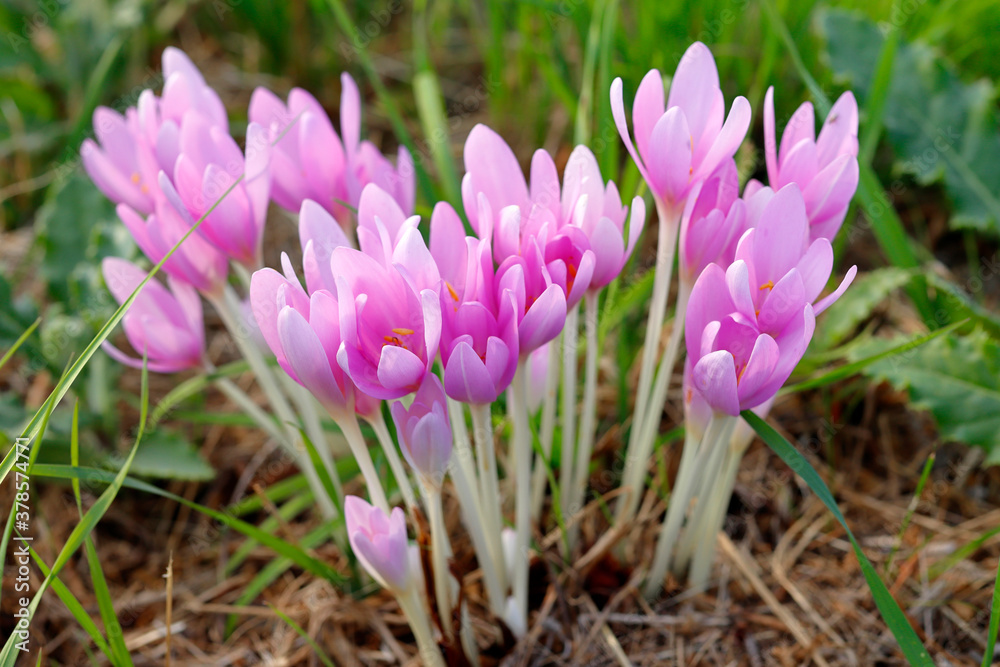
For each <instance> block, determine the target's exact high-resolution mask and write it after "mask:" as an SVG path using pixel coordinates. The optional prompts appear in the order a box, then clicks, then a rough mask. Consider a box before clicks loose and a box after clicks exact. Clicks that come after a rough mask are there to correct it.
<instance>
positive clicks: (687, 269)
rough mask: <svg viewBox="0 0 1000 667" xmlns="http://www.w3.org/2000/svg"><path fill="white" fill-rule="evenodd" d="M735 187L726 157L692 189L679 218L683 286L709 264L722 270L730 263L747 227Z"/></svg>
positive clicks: (733, 165) (733, 171) (733, 168)
mask: <svg viewBox="0 0 1000 667" xmlns="http://www.w3.org/2000/svg"><path fill="white" fill-rule="evenodd" d="M739 188H740V184H739V175H738V174H737V172H736V163H735V162H734V161H733V160H732V158H728V159H726V160H724V161H723V162H722V164H720V165H719V167H718V168H717V169H716V170H715V172H714V173H713V174H712V175H711V176H709V178H708V179H707V180H706V181H705V182H704V183H701V184H698V185H696V186H695V188H694V189H692V191H691V197H690V198H689V199H688V201H687V206H686V208H685V211H684V215H683V216H682V218H681V236H680V246H679V250H680V252H679V262H680V275H681V279H682V280H683V281H684V282H685V284H687V285H689V286H690V285H692V284H694V280H695V278H697V277H698V275H699V274H701V272H702V271H703V270H704V268H705V267H706V266H708V265H709V264H712V263H717V264H719V265H721V266H723V267H726V266H729V264H730V263H731V262H732V261H733V255H734V254H735V252H736V242H737V241H738V240H739V238H740V236H742V235H743V232H744V231H746V224H747V222H746V218H747V215H746V205H745V204H744V202H743V201H742V200H741V199H740V198H739Z"/></svg>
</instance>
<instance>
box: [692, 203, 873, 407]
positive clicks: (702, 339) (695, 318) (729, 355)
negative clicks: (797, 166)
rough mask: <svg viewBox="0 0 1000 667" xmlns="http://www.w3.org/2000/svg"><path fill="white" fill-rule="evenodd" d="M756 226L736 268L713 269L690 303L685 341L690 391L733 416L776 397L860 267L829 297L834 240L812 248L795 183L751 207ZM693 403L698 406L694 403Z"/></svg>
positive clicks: (701, 279)
mask: <svg viewBox="0 0 1000 667" xmlns="http://www.w3.org/2000/svg"><path fill="white" fill-rule="evenodd" d="M747 208H748V210H749V217H750V220H751V221H752V223H753V224H755V225H756V226H755V227H754V228H752V229H750V230H748V231H747V232H746V233H744V234H743V236H742V238H741V239H740V241H739V245H738V246H737V249H736V259H735V261H734V262H733V263H732V264H731V265H730V266H729V268H728V269H725V270H723V269H722V268H721V267H720V266H719V265H717V264H710V265H708V267H706V268H705V270H704V271H703V272H702V274H701V275H700V276H699V277H698V280H697V281H696V282H695V284H694V287H693V289H692V291H691V296H690V300H689V302H688V307H687V314H686V323H685V343H686V345H687V349H688V359H689V364H690V369H689V374H690V386H691V387H693V388H694V389H695V390H697V391H699V392H701V395H702V396H703V397H704V399H705V400H706V401H707V402H708V404H709V405H710V406H711V407H712V408H713V409H714V410H716V411H719V412H724V413H726V414H730V415H734V416H735V415H737V414H739V412H740V410H745V409H747V408H753V407H757V406H759V405H760V404H762V403H764V402H766V401H768V400H769V399H771V398H772V397H773V396H774V394H775V393H776V392H777V391H778V389H779V388H780V387H781V385H782V384H784V382H785V381H786V380H787V379H788V377H789V375H791V373H792V370H793V369H794V368H795V365H796V364H797V363H798V362H799V360H800V359H801V358H802V355H803V354H804V353H805V351H806V348H807V347H808V345H809V341H810V339H811V338H812V334H813V330H814V329H815V322H816V313H819V312H822V311H823V310H824V309H825V308H827V307H828V306H829V305H830V304H831V303H833V302H834V301H836V299H837V298H839V296H840V295H841V294H842V293H843V292H844V290H845V289H847V287H848V285H850V283H851V281H852V280H853V279H854V275H855V273H856V268H855V267H852V268H851V270H850V271H848V273H847V276H846V278H845V279H844V281H843V282H842V283H841V285H840V286H839V287H838V288H837V290H836V291H834V292H833V293H832V294H830V295H829V296H827V297H825V298H823V299H822V300H820V301H818V302H816V304H815V306H814V305H813V302H814V301H815V300H816V298H817V297H818V296H819V294H820V292H822V290H823V288H824V286H825V285H826V283H827V281H828V280H829V277H830V272H831V270H832V268H833V250H832V248H831V247H830V242H829V241H827V240H826V239H817V240H816V241H813V242H812V243H809V222H808V219H807V218H806V214H805V204H804V203H803V201H802V195H801V193H800V192H799V190H798V187H797V186H795V185H794V184H792V185H788V186H786V187H785V188H782V189H781V190H780V191H779V192H777V193H771V192H770V190H769V189H764V190H761V191H760V192H758V193H757V194H756V195H754V196H753V197H752V198H751V201H749V202H748V204H747ZM688 402H690V400H688Z"/></svg>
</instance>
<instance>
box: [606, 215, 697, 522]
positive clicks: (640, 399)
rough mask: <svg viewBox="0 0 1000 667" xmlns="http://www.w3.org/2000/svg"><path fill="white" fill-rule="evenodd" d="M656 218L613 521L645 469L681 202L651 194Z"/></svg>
mask: <svg viewBox="0 0 1000 667" xmlns="http://www.w3.org/2000/svg"><path fill="white" fill-rule="evenodd" d="M654 201H655V202H656V212H657V217H658V218H659V237H658V239H657V247H656V268H655V269H654V270H655V271H656V274H655V278H654V279H653V297H652V299H651V301H650V306H649V319H648V320H646V341H645V343H644V344H643V346H642V361H641V365H640V366H639V387H638V390H637V392H636V395H635V409H634V410H633V412H632V430H631V433H630V434H629V442H628V452H627V454H626V457H625V472H624V474H623V478H622V488H623V489H624V491H625V493H623V494H622V497H621V499H620V500H619V501H618V504H617V506H616V510H615V523H616V524H622V523H625V522H627V521H630V520H631V519H632V518H634V516H635V512H636V510H637V509H638V508H639V498H640V495H641V493H642V481H643V476H644V475H645V472H646V466H647V464H648V458H649V455H648V453H646V454H645V455H643V452H642V451H639V450H640V448H639V445H638V442H639V439H640V437H641V436H642V433H641V430H642V424H643V422H644V421H645V419H646V417H645V415H646V412H647V408H648V405H649V398H650V396H649V393H650V388H651V385H652V382H653V373H654V372H655V370H656V356H657V353H658V352H659V348H660V336H661V333H662V330H663V318H664V316H665V315H666V310H667V296H668V295H669V293H670V279H671V277H672V273H673V269H674V254H675V251H676V249H677V230H678V226H679V222H680V214H681V211H682V210H683V202H682V203H680V204H678V205H677V206H675V207H674V208H669V207H667V206H666V205H665V204H664V203H663V202H661V201H660V199H659V198H654Z"/></svg>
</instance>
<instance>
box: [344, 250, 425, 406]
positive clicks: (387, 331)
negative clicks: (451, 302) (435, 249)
mask: <svg viewBox="0 0 1000 667" xmlns="http://www.w3.org/2000/svg"><path fill="white" fill-rule="evenodd" d="M331 261H332V262H333V265H334V266H335V267H336V271H335V276H336V278H335V280H336V284H337V301H338V303H339V314H340V333H341V336H342V337H343V342H341V344H340V349H339V350H338V352H337V361H338V362H339V363H340V366H341V368H343V369H344V371H345V372H346V373H347V375H348V376H349V377H350V378H351V379H352V380H353V381H354V383H355V384H356V385H357V386H358V388H359V389H361V391H363V392H365V393H366V394H369V395H370V396H374V397H375V398H380V399H386V400H388V399H394V398H401V397H402V396H405V395H406V394H409V393H411V392H414V391H416V390H417V389H418V388H419V387H420V384H421V383H422V382H423V379H424V375H426V374H427V372H428V371H429V370H430V367H431V364H432V363H433V362H434V358H435V356H436V355H437V351H438V342H439V340H440V337H441V304H440V301H439V300H438V294H437V292H435V291H434V290H431V289H424V290H422V291H420V292H419V293H418V292H417V291H415V290H414V289H413V287H411V285H410V283H408V282H407V281H406V279H405V278H404V277H403V275H402V274H401V273H400V271H399V270H397V269H396V268H395V267H394V266H388V267H387V266H385V265H384V264H381V263H379V262H378V261H376V260H375V259H373V258H371V257H369V256H368V255H365V254H364V253H362V252H360V251H358V250H354V249H352V248H337V249H336V250H334V251H333V257H332V260H331Z"/></svg>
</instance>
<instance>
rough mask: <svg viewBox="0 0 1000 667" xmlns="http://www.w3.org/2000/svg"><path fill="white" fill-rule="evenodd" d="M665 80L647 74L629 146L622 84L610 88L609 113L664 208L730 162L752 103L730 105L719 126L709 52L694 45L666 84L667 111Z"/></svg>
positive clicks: (719, 102) (721, 106)
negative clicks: (668, 92) (722, 164)
mask: <svg viewBox="0 0 1000 667" xmlns="http://www.w3.org/2000/svg"><path fill="white" fill-rule="evenodd" d="M663 92H664V91H663V77H662V76H661V75H660V72H659V71H657V70H655V69H654V70H650V71H649V73H647V74H646V76H645V77H644V78H643V80H642V82H641V83H640V84H639V88H638V90H637V91H636V94H635V102H634V104H633V106H632V123H633V131H634V133H635V143H634V144H633V142H632V139H631V137H630V136H629V131H628V123H627V121H626V120H625V104H624V101H623V98H622V81H621V79H620V78H618V79H615V80H614V82H613V83H612V84H611V112H612V115H613V116H614V119H615V125H616V126H617V127H618V133H619V134H620V135H621V138H622V141H624V142H625V147H626V148H627V149H628V152H629V154H630V155H631V156H632V159H633V160H634V161H635V163H636V166H638V167H639V171H640V172H641V173H642V177H643V178H644V179H645V180H646V182H647V183H648V184H649V187H650V190H652V191H653V194H654V196H656V198H657V199H658V200H659V201H660V202H661V203H663V204H666V205H670V206H678V205H680V204H681V203H682V202H683V201H684V199H685V198H686V197H687V194H688V191H689V190H690V188H691V187H692V186H693V185H694V184H695V183H697V182H699V181H701V180H703V179H705V178H707V177H708V175H709V174H711V173H712V172H713V171H715V168H716V167H717V166H718V165H719V163H720V162H722V161H723V160H725V159H726V158H731V157H732V156H733V155H734V154H735V153H736V149H737V148H739V145H740V143H741V142H742V141H743V137H744V136H745V135H746V132H747V128H749V126H750V103H749V102H747V100H746V98H744V97H737V98H736V99H735V100H733V104H732V107H731V109H730V112H729V116H728V117H727V118H726V119H725V124H723V115H724V112H725V102H724V100H723V97H722V90H721V89H720V88H719V73H718V70H717V69H716V67H715V59H714V58H713V57H712V53H711V51H709V50H708V47H707V46H705V45H704V44H702V43H701V42H695V43H694V44H692V45H691V46H690V47H688V50H687V51H686V52H685V53H684V56H683V57H682V58H681V61H680V63H679V64H678V65H677V71H676V72H675V73H674V78H673V80H672V81H671V84H670V95H669V97H668V98H667V101H666V105H664V101H663Z"/></svg>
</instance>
